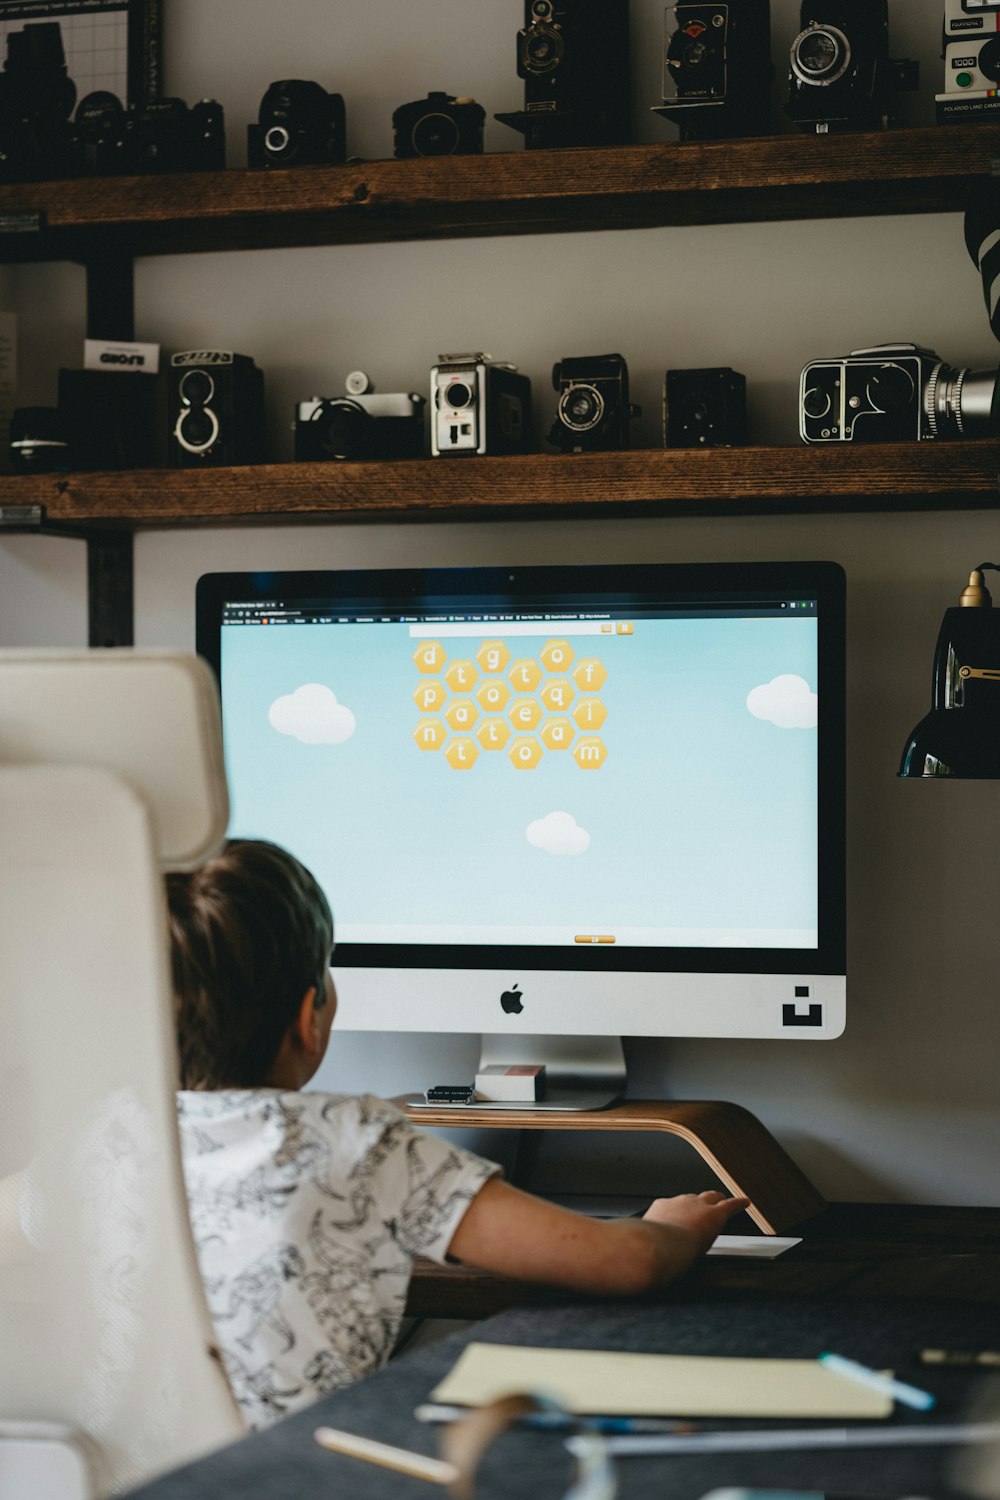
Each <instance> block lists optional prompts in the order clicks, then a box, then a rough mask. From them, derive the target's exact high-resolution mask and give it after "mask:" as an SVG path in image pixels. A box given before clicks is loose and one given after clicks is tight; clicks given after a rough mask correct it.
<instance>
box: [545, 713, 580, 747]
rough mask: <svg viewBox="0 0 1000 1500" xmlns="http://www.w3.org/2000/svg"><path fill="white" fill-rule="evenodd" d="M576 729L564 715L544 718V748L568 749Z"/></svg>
mask: <svg viewBox="0 0 1000 1500" xmlns="http://www.w3.org/2000/svg"><path fill="white" fill-rule="evenodd" d="M575 732H576V731H575V730H574V728H573V725H572V723H571V722H570V720H569V719H567V718H565V717H562V716H561V717H559V718H556V719H546V721H545V724H544V726H543V728H542V739H543V741H544V743H545V748H546V750H568V749H569V747H570V745H571V744H572V742H573V735H574V733H575Z"/></svg>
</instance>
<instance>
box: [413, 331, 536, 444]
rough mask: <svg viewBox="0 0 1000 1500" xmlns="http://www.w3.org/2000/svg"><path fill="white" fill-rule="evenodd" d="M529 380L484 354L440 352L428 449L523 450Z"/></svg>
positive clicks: (527, 425)
mask: <svg viewBox="0 0 1000 1500" xmlns="http://www.w3.org/2000/svg"><path fill="white" fill-rule="evenodd" d="M530 442H531V381H530V380H529V378H528V376H527V375H521V374H519V373H518V369H517V366H516V365H511V364H505V363H503V362H502V361H501V360H496V359H491V358H490V356H489V355H488V354H439V355H438V363H437V364H436V365H434V366H433V368H432V369H431V452H432V454H433V455H434V457H435V458H439V457H441V456H442V455H444V454H459V453H524V452H526V451H527V449H528V447H529V445H530Z"/></svg>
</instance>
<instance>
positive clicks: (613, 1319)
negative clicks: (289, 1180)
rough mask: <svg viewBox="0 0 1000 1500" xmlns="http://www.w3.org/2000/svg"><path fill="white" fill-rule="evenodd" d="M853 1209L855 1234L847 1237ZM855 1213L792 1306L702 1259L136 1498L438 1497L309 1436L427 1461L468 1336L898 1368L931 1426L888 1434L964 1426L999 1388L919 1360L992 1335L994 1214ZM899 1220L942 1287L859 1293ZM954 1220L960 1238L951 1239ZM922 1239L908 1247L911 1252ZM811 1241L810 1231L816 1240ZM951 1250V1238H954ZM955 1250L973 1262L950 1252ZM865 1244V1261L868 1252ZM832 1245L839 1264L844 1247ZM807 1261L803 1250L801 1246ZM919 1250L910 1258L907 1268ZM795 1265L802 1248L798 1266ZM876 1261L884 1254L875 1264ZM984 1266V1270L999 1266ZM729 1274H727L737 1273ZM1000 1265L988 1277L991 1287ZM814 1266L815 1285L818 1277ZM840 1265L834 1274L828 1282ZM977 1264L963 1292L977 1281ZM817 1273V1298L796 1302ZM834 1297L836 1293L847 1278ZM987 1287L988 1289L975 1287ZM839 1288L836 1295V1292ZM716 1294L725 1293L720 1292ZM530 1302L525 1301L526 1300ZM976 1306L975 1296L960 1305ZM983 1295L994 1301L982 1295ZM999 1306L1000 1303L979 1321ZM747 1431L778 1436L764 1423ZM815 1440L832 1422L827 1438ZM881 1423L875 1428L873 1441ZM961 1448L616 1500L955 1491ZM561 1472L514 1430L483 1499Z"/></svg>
mask: <svg viewBox="0 0 1000 1500" xmlns="http://www.w3.org/2000/svg"><path fill="white" fill-rule="evenodd" d="M851 1212H853V1214H854V1225H855V1234H854V1236H853V1237H852V1235H851V1234H849V1233H848V1232H847V1230H848V1226H849V1221H850V1219H851ZM851 1212H847V1211H845V1214H844V1215H842V1216H841V1220H840V1226H839V1238H838V1224H837V1222H836V1214H835V1215H834V1220H833V1221H831V1222H829V1223H828V1225H827V1235H826V1240H825V1244H826V1250H825V1251H824V1252H823V1253H822V1254H819V1253H818V1252H817V1256H816V1257H815V1258H814V1259H813V1260H810V1258H809V1256H808V1255H807V1256H805V1257H801V1256H800V1258H799V1271H798V1272H797V1273H796V1274H797V1277H798V1278H799V1280H800V1286H799V1289H798V1290H796V1291H791V1290H787V1291H781V1290H776V1289H775V1287H776V1285H777V1283H776V1282H775V1277H776V1276H787V1275H788V1272H787V1270H786V1271H782V1270H781V1265H782V1262H781V1260H780V1259H779V1260H778V1261H774V1262H765V1263H759V1262H754V1263H752V1264H750V1263H746V1264H743V1267H742V1270H741V1272H740V1276H741V1277H742V1278H744V1279H745V1283H746V1284H744V1285H741V1286H734V1285H730V1286H726V1285H722V1284H718V1283H716V1282H715V1278H716V1277H717V1276H718V1275H720V1274H721V1272H716V1270H715V1269H714V1267H715V1265H718V1266H719V1267H723V1266H724V1265H725V1264H726V1263H724V1262H721V1261H720V1262H715V1263H713V1262H711V1261H709V1262H705V1263H704V1264H703V1266H702V1267H701V1268H700V1269H699V1271H698V1272H697V1273H695V1274H694V1275H693V1276H689V1277H686V1278H685V1279H684V1280H683V1281H682V1282H679V1283H677V1284H676V1285H675V1286H674V1287H671V1288H668V1289H667V1290H666V1291H664V1292H662V1293H659V1294H657V1295H656V1296H652V1297H647V1298H643V1299H640V1300H637V1301H622V1300H618V1299H614V1300H609V1299H597V1298H594V1299H580V1298H579V1297H576V1298H574V1299H572V1300H569V1299H564V1300H563V1301H562V1302H559V1303H553V1305H551V1306H525V1307H520V1308H516V1309H510V1310H508V1311H506V1312H504V1313H501V1314H498V1315H497V1316H495V1317H493V1318H490V1319H489V1320H488V1321H486V1322H483V1323H481V1324H479V1325H478V1326H477V1327H476V1328H475V1329H473V1330H471V1331H469V1330H466V1331H463V1332H462V1333H458V1334H453V1335H452V1336H451V1337H449V1338H447V1339H444V1340H442V1342H441V1343H439V1344H435V1345H433V1346H431V1347H430V1348H426V1349H422V1350H420V1351H418V1352H416V1353H414V1354H412V1355H410V1356H408V1357H407V1356H404V1357H403V1358H401V1359H399V1360H397V1361H395V1362H394V1363H393V1364H392V1365H390V1366H389V1367H388V1368H387V1369H385V1370H383V1371H381V1372H380V1373H379V1374H378V1375H375V1376H372V1377H371V1378H370V1379H369V1380H366V1381H364V1382H362V1383H361V1384H360V1385H357V1386H353V1387H351V1388H350V1389H348V1390H345V1391H340V1392H338V1393H337V1394H336V1395H333V1396H329V1397H327V1398H326V1399H325V1400H323V1401H320V1402H317V1404H316V1405H315V1406H314V1407H312V1408H311V1409H310V1410H309V1411H306V1412H302V1413H299V1414H297V1415H296V1416H293V1417H289V1418H287V1419H286V1420H285V1421H283V1422H281V1423H279V1424H278V1425H277V1426H276V1427H273V1428H271V1429H270V1430H269V1431H267V1432H264V1433H260V1434H258V1435H256V1436H254V1437H251V1438H248V1439H247V1440H246V1441H245V1442H242V1443H239V1444H236V1445H234V1446H233V1447H231V1448H228V1449H225V1450H223V1451H222V1452H220V1453H217V1454H214V1455H212V1456H211V1457H210V1458H208V1459H205V1460H203V1461H202V1462H201V1463H200V1464H196V1465H192V1466H190V1467H189V1468H187V1469H184V1470H180V1471H178V1473H176V1474H174V1475H169V1476H167V1477H165V1478H164V1479H161V1480H159V1481H157V1482H156V1483H155V1484H152V1485H149V1486H146V1487H145V1488H144V1489H143V1490H141V1491H138V1492H137V1495H140V1494H141V1496H142V1497H143V1500H275V1497H278V1496H280V1497H282V1500H300V1497H301V1500H313V1497H317V1496H335V1497H343V1500H433V1497H434V1496H435V1495H436V1494H439V1493H441V1492H440V1491H437V1490H435V1489H434V1488H433V1487H431V1486H428V1485H427V1484H424V1483H423V1482H421V1481H420V1480H416V1479H410V1478H407V1477H405V1476H403V1475H399V1474H393V1473H389V1472H388V1471H386V1470H382V1469H376V1468H374V1467H373V1466H371V1465H369V1464H364V1463H360V1462H358V1461H357V1460H353V1459H348V1458H343V1457H340V1456H338V1455H334V1454H330V1453H324V1452H322V1451H321V1450H319V1449H318V1448H317V1447H316V1445H315V1444H314V1442H313V1439H312V1433H313V1430H314V1429H315V1428H316V1427H317V1426H319V1425H321V1424H326V1425H329V1426H332V1427H341V1428H345V1429H347V1430H349V1431H353V1432H358V1433H361V1434H363V1435H365V1436H368V1437H374V1438H378V1439H380V1440H382V1441H384V1442H390V1443H396V1444H398V1445H400V1446H401V1447H404V1448H413V1449H417V1450H419V1451H421V1452H424V1453H434V1452H435V1451H436V1444H435V1439H434V1434H433V1432H432V1431H431V1430H429V1429H427V1428H426V1427H423V1426H422V1425H421V1424H420V1423H418V1422H417V1421H416V1420H415V1418H414V1417H413V1409H414V1407H415V1406H416V1405H417V1404H418V1402H420V1401H424V1400H426V1398H427V1396H428V1393H429V1392H430V1390H431V1389H432V1388H433V1386H434V1385H435V1384H436V1382H437V1381H438V1380H439V1379H440V1378H441V1377H442V1376H443V1375H444V1373H445V1372H446V1371H447V1370H448V1369H449V1368H450V1366H451V1365H452V1363H453V1362H454V1360H455V1359H456V1357H457V1355H458V1353H459V1352H460V1350H461V1349H462V1348H463V1347H464V1345H465V1344H466V1343H467V1342H468V1341H469V1340H470V1338H474V1339H478V1340H483V1341H485V1342H493V1343H513V1344H541V1343H547V1344H551V1345H555V1346H563V1347H569V1348H613V1349H635V1350H640V1351H643V1350H648V1351H659V1352H672V1353H678V1354H690V1353H702V1354H725V1355H746V1354H771V1355H782V1356H788V1357H792V1356H797V1357H803V1356H804V1357H810V1358H811V1357H812V1356H814V1355H815V1354H817V1353H818V1352H819V1351H820V1350H821V1349H824V1348H833V1349H836V1350H839V1351H843V1352H844V1353H846V1354H849V1355H852V1356H853V1357H855V1358H857V1359H860V1360H862V1361H864V1362H865V1363H868V1364H872V1365H875V1366H892V1367H894V1368H895V1369H896V1370H897V1371H898V1372H899V1373H900V1375H901V1377H902V1378H903V1379H910V1380H911V1381H913V1382H914V1383H916V1384H919V1385H923V1386H925V1387H927V1388H928V1389H930V1390H933V1391H934V1392H935V1393H936V1394H937V1395H938V1398H939V1405H938V1407H937V1408H936V1410H935V1411H934V1412H933V1413H931V1414H930V1416H925V1415H923V1414H919V1413H915V1412H910V1411H904V1410H902V1409H898V1411H897V1414H896V1415H894V1416H893V1417H892V1418H891V1419H890V1423H891V1425H894V1426H896V1425H898V1426H906V1425H908V1424H911V1423H919V1424H920V1425H927V1424H928V1423H933V1422H952V1421H955V1420H956V1419H961V1418H962V1416H963V1415H964V1411H965V1406H966V1402H967V1400H968V1398H969V1396H970V1394H971V1393H972V1392H973V1391H974V1390H975V1389H977V1388H978V1389H982V1388H983V1386H984V1383H985V1382H988V1381H992V1382H994V1386H993V1388H994V1389H996V1391H997V1393H998V1398H1000V1376H996V1375H992V1376H991V1375H987V1374H983V1373H969V1372H967V1371H961V1370H923V1369H922V1368H921V1367H920V1366H918V1365H916V1364H915V1363H914V1362H913V1355H914V1354H915V1352H916V1350H918V1349H919V1348H921V1347H923V1346H925V1345H930V1344H934V1345H941V1346H945V1347H947V1346H949V1345H951V1346H969V1347H979V1346H980V1344H981V1342H982V1340H983V1339H984V1337H990V1336H992V1335H993V1333H994V1332H995V1330H996V1326H997V1321H998V1318H997V1312H996V1303H997V1301H998V1300H1000V1277H998V1276H997V1275H996V1273H995V1263H996V1258H997V1244H998V1238H997V1229H998V1227H1000V1210H995V1209H986V1210H972V1209H968V1210H965V1209H907V1210H900V1211H898V1212H895V1211H893V1210H892V1209H881V1208H874V1207H872V1208H870V1209H869V1221H870V1224H871V1226H872V1229H873V1231H874V1232H873V1233H872V1235H871V1237H870V1239H869V1240H868V1241H867V1242H866V1241H862V1240H861V1239H859V1238H858V1237H857V1228H858V1223H859V1221H858V1218H857V1215H858V1214H859V1213H860V1215H861V1219H862V1220H863V1219H864V1217H865V1213H864V1210H853V1211H851ZM893 1220H895V1221H896V1222H895V1230H896V1236H897V1238H896V1241H895V1245H896V1250H897V1251H898V1252H899V1256H898V1259H899V1262H900V1263H902V1262H903V1261H905V1260H906V1259H909V1260H910V1261H911V1262H912V1263H913V1264H914V1265H916V1264H918V1263H919V1262H921V1260H927V1258H928V1257H927V1254H922V1252H921V1243H922V1244H923V1246H925V1247H929V1255H930V1260H931V1261H933V1262H934V1265H935V1266H936V1268H937V1269H936V1270H935V1271H934V1273H933V1277H932V1280H933V1281H934V1286H935V1288H936V1290H934V1291H933V1292H931V1293H929V1294H928V1295H927V1296H920V1297H914V1296H912V1295H906V1294H905V1286H904V1287H902V1288H900V1286H899V1283H898V1281H897V1282H896V1283H895V1286H896V1291H897V1292H898V1291H900V1290H902V1292H903V1295H898V1294H892V1295H890V1294H889V1293H890V1290H891V1288H890V1287H889V1286H888V1285H886V1286H884V1287H883V1286H881V1285H877V1284H873V1283H871V1282H869V1286H872V1287H873V1289H877V1290H878V1291H879V1295H872V1294H871V1292H870V1291H866V1290H865V1284H866V1283H865V1278H866V1277H871V1276H875V1277H876V1282H877V1277H878V1276H879V1275H884V1276H888V1277H890V1278H891V1276H892V1273H891V1271H890V1270H889V1269H888V1262H884V1263H883V1264H884V1266H885V1267H886V1268H885V1269H884V1270H883V1271H882V1272H879V1271H878V1268H877V1265H876V1262H878V1261H879V1255H878V1254H876V1255H872V1254H871V1253H870V1251H871V1248H872V1247H874V1246H876V1245H882V1246H883V1247H885V1246H891V1245H892V1243H893V1236H892V1234H891V1233H890V1229H891V1228H892V1223H891V1221H893ZM949 1223H950V1227H949ZM921 1224H922V1225H923V1228H922V1230H921V1236H922V1239H921V1240H920V1241H918V1242H917V1243H916V1244H912V1243H911V1241H910V1240H909V1239H908V1238H906V1236H907V1233H908V1230H907V1225H909V1231H912V1230H913V1228H914V1226H918V1225H921ZM807 1232H808V1233H809V1234H812V1233H814V1231H813V1229H812V1228H811V1227H810V1229H809V1230H808V1231H807ZM956 1236H958V1237H959V1238H958V1239H956ZM954 1243H962V1244H964V1245H965V1246H966V1247H975V1248H966V1249H965V1250H955V1251H953V1250H950V1249H949V1248H948V1246H949V1245H953V1244H954ZM866 1244H867V1246H868V1247H869V1248H868V1249H865V1248H864V1246H865V1245H866ZM838 1246H839V1250H838V1248H837V1247H838ZM800 1248H801V1247H800ZM908 1252H912V1253H908ZM788 1253H789V1255H793V1254H795V1252H794V1251H790V1252H788ZM880 1253H881V1252H880ZM991 1257H992V1262H991ZM729 1264H730V1265H732V1263H729ZM990 1264H993V1266H994V1274H993V1277H992V1280H990V1277H989V1275H988V1272H989V1266H990ZM810 1265H812V1266H813V1271H812V1272H811V1273H810V1272H809V1270H808V1267H809V1266H810ZM838 1266H839V1267H840V1271H839V1272H838V1271H836V1269H834V1270H831V1268H836V1267H838ZM973 1266H975V1267H977V1270H976V1272H975V1274H974V1275H973V1276H972V1277H971V1278H970V1276H969V1275H968V1272H969V1270H970V1268H971V1267H973ZM810 1274H813V1275H815V1278H816V1281H817V1285H816V1288H815V1289H813V1290H803V1287H804V1285H805V1283H807V1282H808V1280H809V1277H810ZM838 1276H839V1277H840V1284H837V1277H838ZM977 1278H978V1279H977ZM831 1282H832V1284H831ZM713 1283H715V1284H713ZM523 1290H524V1289H522V1291H523ZM970 1291H971V1292H972V1293H973V1295H972V1296H971V1297H966V1296H965V1295H964V1294H965V1293H967V1292H970ZM987 1292H989V1293H990V1295H989V1296H987ZM986 1302H990V1303H992V1305H991V1306H984V1303H986ZM727 1425H728V1424H727ZM753 1425H754V1426H783V1425H786V1424H783V1423H755V1424H753ZM820 1425H823V1424H820ZM886 1425H887V1424H885V1423H879V1424H878V1426H879V1427H884V1426H886ZM952 1457H953V1450H951V1449H946V1448H935V1447H930V1448H888V1449H872V1450H860V1451H854V1452H850V1451H840V1450H817V1451H811V1452H800V1453H771V1454H758V1455H754V1454H746V1455H739V1454H715V1455H692V1456H691V1457H682V1458H677V1457H670V1458H644V1459H631V1460H621V1461H620V1462H619V1465H618V1468H619V1473H620V1477H621V1490H620V1494H621V1500H664V1497H668V1496H669V1500H698V1497H700V1496H702V1495H704V1494H706V1493H707V1492H708V1491H709V1490H711V1489H713V1488H718V1487H721V1486H729V1485H745V1484H756V1485H759V1486H764V1485H766V1486H767V1487H769V1488H774V1487H776V1486H780V1485H783V1486H786V1487H795V1488H798V1489H800V1490H801V1489H803V1488H807V1489H810V1490H814V1491H826V1492H833V1493H840V1494H852V1493H853V1494H862V1495H876V1496H877V1495H886V1496H888V1495H899V1496H901V1495H930V1496H934V1497H941V1496H950V1495H956V1494H960V1493H961V1490H960V1489H959V1487H958V1486H957V1483H956V1481H955V1480H954V1479H953V1478H952V1477H951V1474H950V1467H949V1466H950V1464H951V1462H952ZM566 1473H567V1469H566V1466H565V1464H564V1461H563V1454H562V1449H561V1446H560V1444H559V1441H558V1439H557V1438H555V1437H553V1436H552V1435H549V1434H539V1433H526V1432H518V1433H512V1434H509V1435H508V1436H506V1437H505V1438H504V1439H503V1440H502V1442H501V1443H500V1444H498V1445H497V1446H496V1447H495V1448H494V1450H493V1451H492V1453H491V1455H490V1456H489V1458H488V1460H487V1463H486V1466H485V1468H484V1471H483V1478H482V1486H481V1494H482V1497H483V1500H508V1497H514V1496H516V1497H518V1500H529V1497H530V1500H548V1497H549V1496H558V1495H561V1494H562V1487H563V1480H564V1479H565V1476H566Z"/></svg>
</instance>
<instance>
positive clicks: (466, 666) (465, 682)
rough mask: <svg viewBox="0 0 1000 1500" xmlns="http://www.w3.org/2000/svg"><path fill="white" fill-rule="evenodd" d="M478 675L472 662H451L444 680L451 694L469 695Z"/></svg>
mask: <svg viewBox="0 0 1000 1500" xmlns="http://www.w3.org/2000/svg"><path fill="white" fill-rule="evenodd" d="M478 677H479V673H478V672H477V671H476V664H475V662H473V661H453V662H452V664H451V666H450V667H449V668H448V670H447V672H445V674H444V680H445V682H446V683H447V684H448V686H449V687H450V688H451V690H452V692H453V693H469V692H471V691H472V689H473V688H474V687H475V685H476V681H477V679H478Z"/></svg>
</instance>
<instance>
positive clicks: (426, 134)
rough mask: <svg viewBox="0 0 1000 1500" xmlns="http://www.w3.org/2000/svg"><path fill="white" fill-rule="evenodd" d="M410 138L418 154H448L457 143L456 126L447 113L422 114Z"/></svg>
mask: <svg viewBox="0 0 1000 1500" xmlns="http://www.w3.org/2000/svg"><path fill="white" fill-rule="evenodd" d="M410 140H411V142H412V144H413V149H414V151H415V152H416V153H417V155H418V156H450V155H451V154H452V152H453V151H454V150H455V149H456V147H457V146H458V143H459V133H458V126H457V124H456V123H455V121H454V120H453V119H451V117H450V116H449V115H439V114H432V115H422V116H421V117H420V119H419V120H418V121H417V123H416V124H415V125H414V127H413V129H412V131H411V132H410Z"/></svg>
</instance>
